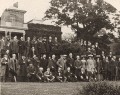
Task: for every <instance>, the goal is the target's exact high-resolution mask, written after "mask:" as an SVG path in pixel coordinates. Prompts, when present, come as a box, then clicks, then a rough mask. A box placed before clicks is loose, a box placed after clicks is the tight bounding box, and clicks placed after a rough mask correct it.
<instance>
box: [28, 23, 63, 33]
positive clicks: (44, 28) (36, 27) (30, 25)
mask: <svg viewBox="0 0 120 95" xmlns="http://www.w3.org/2000/svg"><path fill="white" fill-rule="evenodd" d="M28 29H29V30H36V31H41V30H42V31H52V32H61V27H59V26H53V25H45V24H34V23H28Z"/></svg>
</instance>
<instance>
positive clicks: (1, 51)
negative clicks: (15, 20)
mask: <svg viewBox="0 0 120 95" xmlns="http://www.w3.org/2000/svg"><path fill="white" fill-rule="evenodd" d="M4 53H5V37H2V39H1V40H0V54H1V58H3V56H4Z"/></svg>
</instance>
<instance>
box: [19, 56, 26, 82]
mask: <svg viewBox="0 0 120 95" xmlns="http://www.w3.org/2000/svg"><path fill="white" fill-rule="evenodd" d="M27 62H28V61H27V59H26V57H25V56H24V55H23V56H22V58H21V59H20V60H19V66H20V69H19V75H18V76H19V81H20V82H26V81H27Z"/></svg>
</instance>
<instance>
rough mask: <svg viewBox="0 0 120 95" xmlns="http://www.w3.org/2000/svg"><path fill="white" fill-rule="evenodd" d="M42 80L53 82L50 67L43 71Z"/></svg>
mask: <svg viewBox="0 0 120 95" xmlns="http://www.w3.org/2000/svg"><path fill="white" fill-rule="evenodd" d="M44 79H45V80H44V82H53V81H54V79H55V77H54V76H53V74H52V72H51V71H50V68H47V71H46V72H45V73H44Z"/></svg>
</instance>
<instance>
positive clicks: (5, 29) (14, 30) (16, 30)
mask: <svg viewBox="0 0 120 95" xmlns="http://www.w3.org/2000/svg"><path fill="white" fill-rule="evenodd" d="M0 31H7V32H15V33H23V34H25V31H24V30H19V29H9V28H0Z"/></svg>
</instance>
